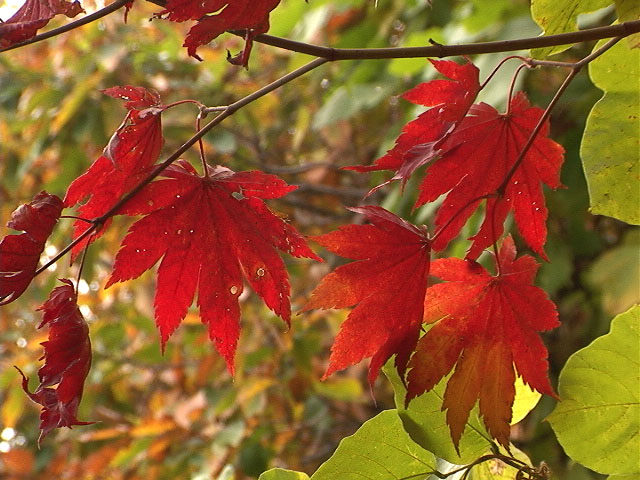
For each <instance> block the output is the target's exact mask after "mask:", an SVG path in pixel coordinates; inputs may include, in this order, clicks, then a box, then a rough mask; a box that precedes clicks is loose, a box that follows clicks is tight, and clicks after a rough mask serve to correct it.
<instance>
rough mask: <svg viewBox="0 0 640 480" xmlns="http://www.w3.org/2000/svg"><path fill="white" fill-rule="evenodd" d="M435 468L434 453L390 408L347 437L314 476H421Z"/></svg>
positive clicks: (384, 479)
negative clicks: (414, 438)
mask: <svg viewBox="0 0 640 480" xmlns="http://www.w3.org/2000/svg"><path fill="white" fill-rule="evenodd" d="M435 469H436V459H435V457H434V455H433V454H432V453H430V452H427V451H426V450H424V449H423V448H421V447H420V446H419V445H416V444H415V443H414V442H413V441H412V440H411V438H409V435H407V433H406V432H405V431H404V429H403V428H402V422H401V421H400V418H398V413H397V411H396V410H386V411H384V412H382V413H380V414H378V415H377V416H375V417H374V418H372V419H371V420H369V421H367V422H365V423H364V424H363V425H362V426H361V427H360V428H359V429H358V431H357V432H356V433H354V434H353V435H351V436H350V437H346V438H344V439H343V440H342V441H341V442H340V445H339V446H338V449H337V450H336V451H335V453H334V454H333V455H332V456H331V458H330V459H329V460H327V461H326V462H324V463H323V464H322V465H321V466H320V468H319V469H318V470H317V471H316V473H314V474H313V475H312V476H311V479H312V480H337V479H340V480H362V479H363V478H366V479H369V480H397V479H400V478H406V479H409V478H414V477H415V478H416V479H418V478H425V477H427V475H428V474H429V473H430V472H433V471H435ZM276 478H277V477H276ZM278 480H279V479H278ZM287 480H288V479H287Z"/></svg>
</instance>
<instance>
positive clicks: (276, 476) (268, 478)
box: [258, 468, 309, 480]
mask: <svg viewBox="0 0 640 480" xmlns="http://www.w3.org/2000/svg"><path fill="white" fill-rule="evenodd" d="M258 480H309V475H307V474H306V473H302V472H295V471H293V470H285V469H284V468H272V469H271V470H267V471H266V472H264V473H263V474H262V475H260V476H259V477H258Z"/></svg>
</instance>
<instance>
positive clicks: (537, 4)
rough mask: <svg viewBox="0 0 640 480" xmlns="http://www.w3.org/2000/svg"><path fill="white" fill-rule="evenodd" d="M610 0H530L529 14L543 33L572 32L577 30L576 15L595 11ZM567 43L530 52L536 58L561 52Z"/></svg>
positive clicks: (609, 2) (568, 46) (566, 46)
mask: <svg viewBox="0 0 640 480" xmlns="http://www.w3.org/2000/svg"><path fill="white" fill-rule="evenodd" d="M611 3H612V0H532V2H531V16H532V17H533V19H534V20H535V22H536V23H537V24H538V25H540V28H542V29H543V30H544V34H545V35H555V34H557V33H567V32H574V31H576V30H578V23H577V22H578V15H580V14H581V13H589V12H595V11H596V10H599V9H601V8H603V7H606V6H608V5H611ZM571 46H572V45H571V44H569V45H559V46H557V47H546V48H536V49H534V50H532V51H531V54H532V55H533V56H534V57H536V58H545V57H548V56H549V55H554V54H556V53H560V52H563V51H565V50H567V49H568V48H571Z"/></svg>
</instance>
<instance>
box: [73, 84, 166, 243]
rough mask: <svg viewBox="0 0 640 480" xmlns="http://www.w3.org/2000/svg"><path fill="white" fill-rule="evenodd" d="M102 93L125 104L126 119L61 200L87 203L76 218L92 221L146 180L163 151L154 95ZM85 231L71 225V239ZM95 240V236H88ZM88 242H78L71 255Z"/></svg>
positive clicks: (135, 90) (123, 90)
mask: <svg viewBox="0 0 640 480" xmlns="http://www.w3.org/2000/svg"><path fill="white" fill-rule="evenodd" d="M103 93H105V94H107V95H109V96H111V97H114V98H119V99H121V100H125V101H126V103H125V107H126V108H127V109H128V112H127V116H126V117H125V118H124V120H123V122H122V124H121V125H120V126H119V127H118V129H117V130H116V132H115V133H114V134H113V136H112V137H111V139H110V140H109V143H108V144H107V146H106V147H105V149H104V151H103V153H102V155H101V156H100V157H99V158H98V159H97V160H96V161H95V162H93V164H92V165H91V167H89V170H87V172H86V173H84V174H83V175H81V176H80V177H78V178H76V179H75V180H74V181H73V183H72V184H71V185H69V188H68V189H67V194H66V196H65V197H64V204H65V206H66V207H71V206H73V205H76V204H77V203H80V202H81V201H83V200H84V199H88V200H87V201H86V202H85V203H84V204H82V205H81V206H80V207H79V208H78V214H79V216H81V217H83V218H85V219H87V220H93V219H95V218H98V217H100V216H101V215H103V214H104V213H106V212H107V211H108V210H109V209H110V208H111V207H113V205H115V203H116V202H117V201H118V200H119V199H120V197H121V196H122V195H123V194H125V193H127V192H128V191H129V190H131V189H132V188H133V187H134V186H135V185H137V184H138V183H139V182H140V181H141V180H142V179H143V178H144V177H146V176H147V175H148V174H149V172H150V171H151V168H152V166H153V164H154V163H155V162H156V161H157V159H158V157H159V156H160V151H161V149H162V144H163V137H162V123H161V113H162V112H163V111H164V106H163V105H161V103H160V97H159V96H158V94H157V93H156V92H155V91H152V90H147V89H145V88H142V87H131V86H124V87H113V88H108V89H106V90H103ZM87 228H88V224H87V223H86V222H83V221H80V220H78V221H76V222H75V223H74V224H73V236H74V238H75V237H77V236H78V235H80V234H81V233H82V232H84V231H85V230H86V229H87ZM90 238H91V240H94V239H95V238H96V236H91V237H90ZM88 242H89V238H87V239H85V240H84V241H83V242H80V243H79V244H78V245H76V247H75V248H74V250H73V253H74V255H77V254H78V252H80V251H81V250H82V248H83V247H84V246H85V245H86V244H87V243H88Z"/></svg>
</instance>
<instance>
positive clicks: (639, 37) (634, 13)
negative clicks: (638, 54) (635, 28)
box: [616, 0, 640, 48]
mask: <svg viewBox="0 0 640 480" xmlns="http://www.w3.org/2000/svg"><path fill="white" fill-rule="evenodd" d="M616 13H617V14H618V21H619V22H621V23H622V22H632V21H634V20H640V2H638V0H616ZM626 41H627V45H629V47H631V48H638V47H640V33H634V34H633V35H629V36H628V37H627V38H626Z"/></svg>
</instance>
